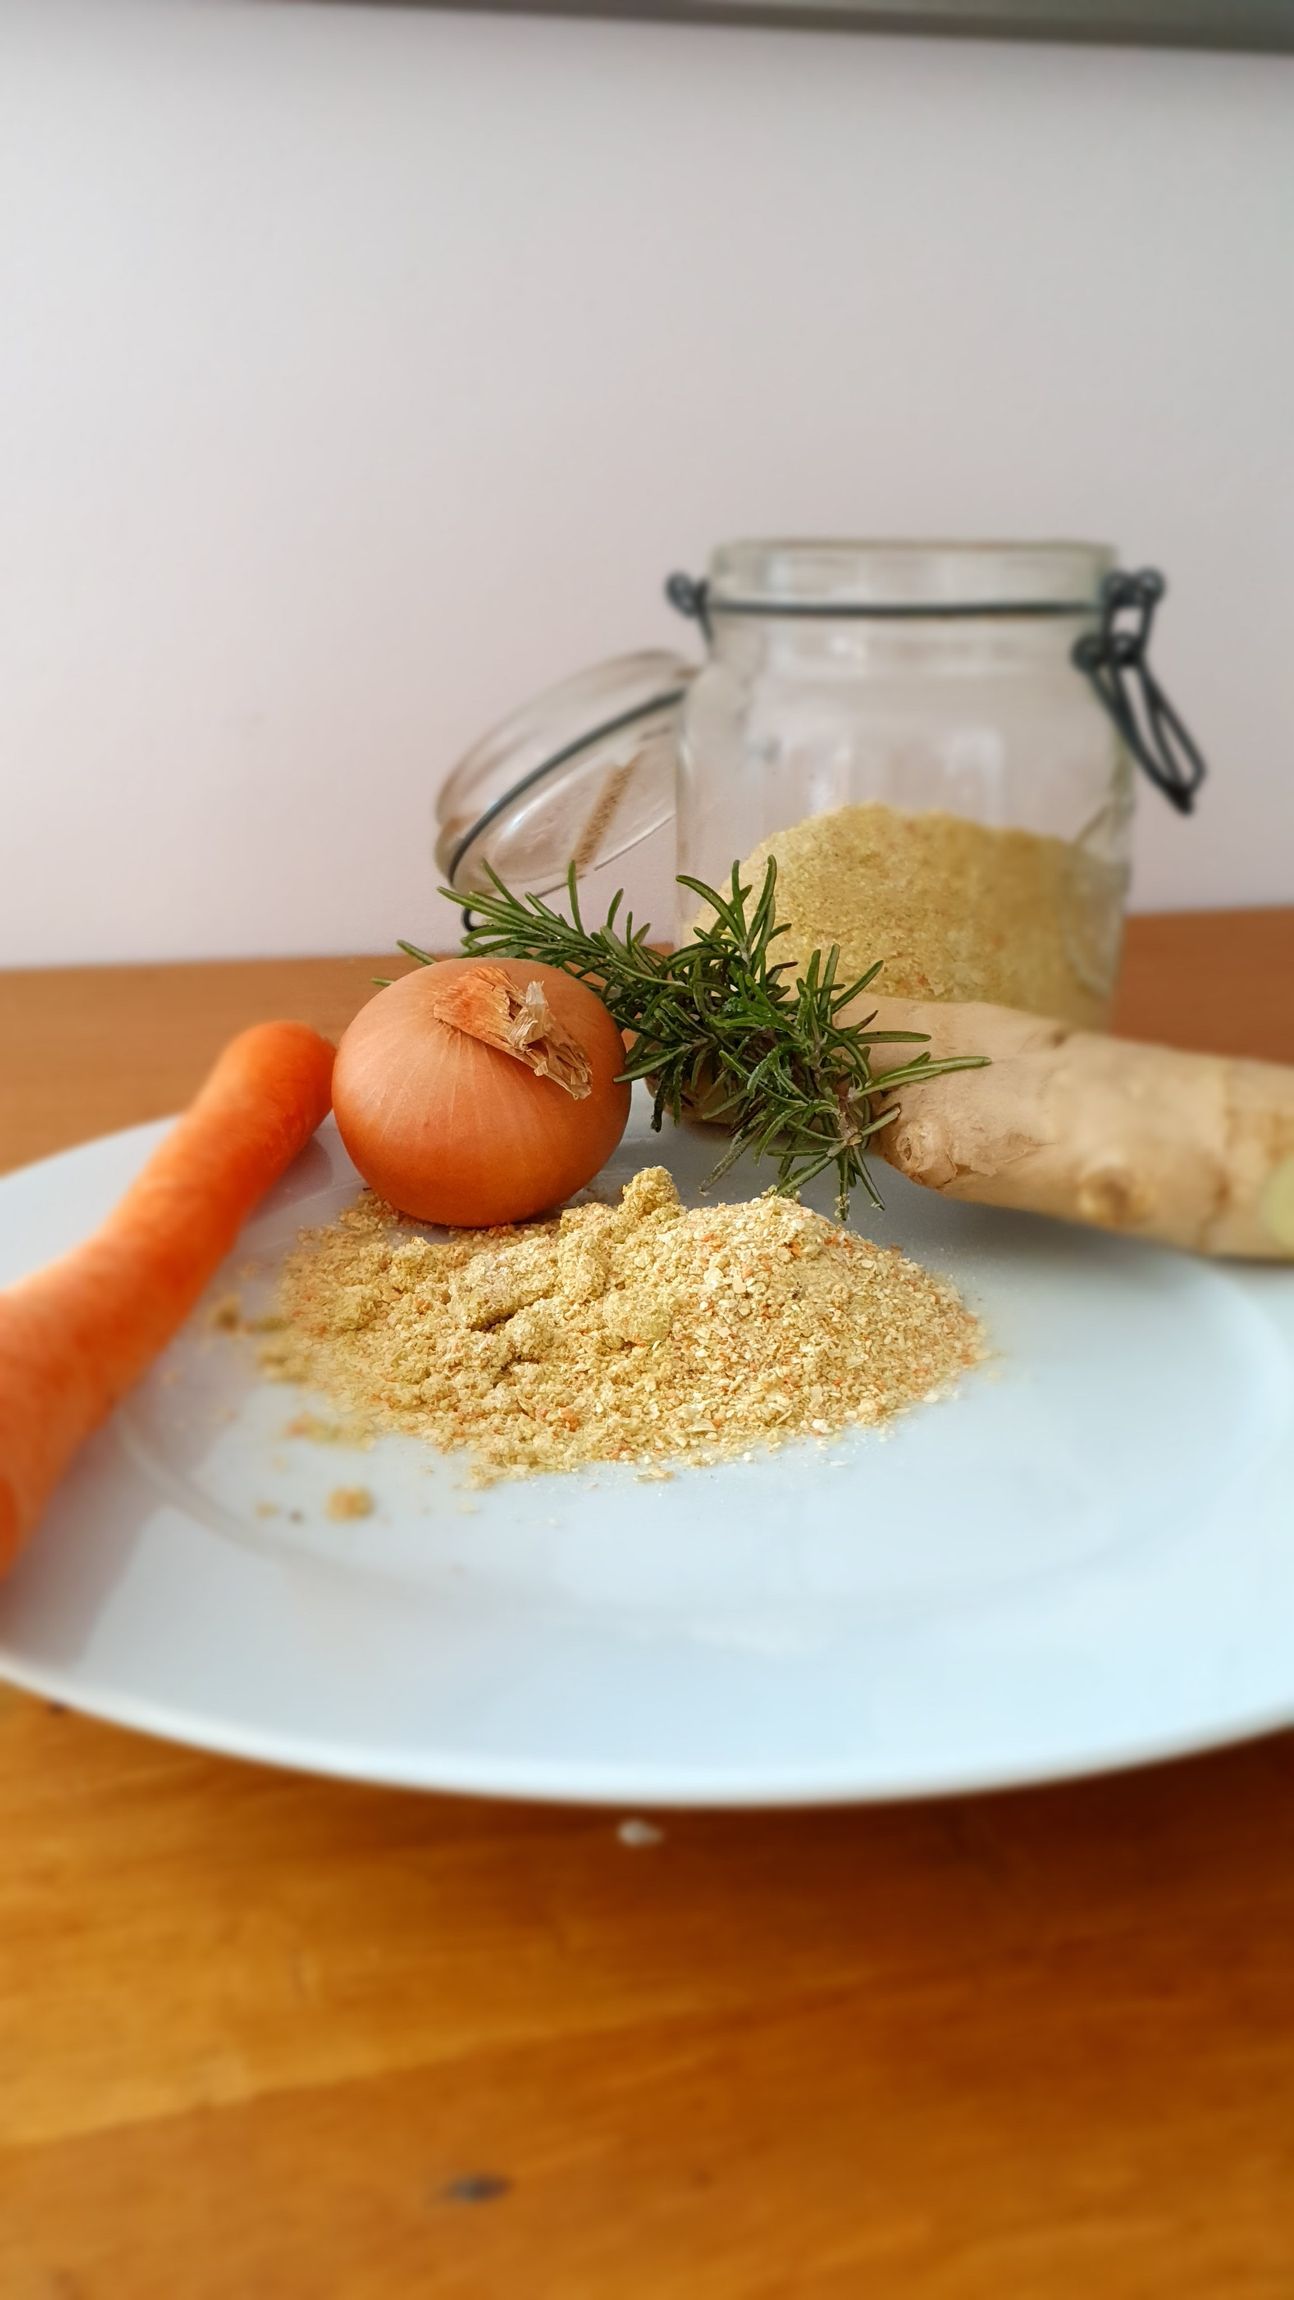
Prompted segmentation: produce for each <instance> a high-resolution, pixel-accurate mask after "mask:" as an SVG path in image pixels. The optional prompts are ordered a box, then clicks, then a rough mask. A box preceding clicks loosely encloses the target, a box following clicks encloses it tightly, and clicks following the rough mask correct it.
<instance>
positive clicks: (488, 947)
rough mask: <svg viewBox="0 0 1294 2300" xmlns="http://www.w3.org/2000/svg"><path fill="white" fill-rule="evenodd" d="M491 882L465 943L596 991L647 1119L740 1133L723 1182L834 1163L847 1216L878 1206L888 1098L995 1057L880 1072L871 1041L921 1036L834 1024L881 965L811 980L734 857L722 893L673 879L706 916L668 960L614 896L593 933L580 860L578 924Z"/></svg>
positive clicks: (822, 957) (819, 957)
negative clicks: (771, 1168) (852, 1205)
mask: <svg viewBox="0 0 1294 2300" xmlns="http://www.w3.org/2000/svg"><path fill="white" fill-rule="evenodd" d="M489 876H490V879H491V882H492V887H493V891H492V892H491V893H488V894H474V895H473V896H472V898H471V908H472V910H473V911H474V912H475V913H476V916H477V921H478V923H477V924H476V925H474V926H472V927H471V928H469V930H468V931H467V933H466V934H465V935H464V938H463V941H464V948H465V949H466V950H468V951H469V952H472V953H473V954H475V955H477V956H480V957H490V958H529V959H535V960H537V961H538V962H540V963H541V964H543V965H546V966H556V967H560V968H561V969H562V970H563V971H564V972H565V973H567V974H574V975H578V976H580V977H581V978H582V979H583V980H585V981H588V982H590V983H591V984H592V985H593V986H594V987H595V988H596V990H597V993H598V996H599V997H600V998H601V999H602V1001H603V1003H604V1004H605V1005H606V1006H607V1007H608V1008H609V1009H610V1011H611V1013H612V1015H613V1016H614V1017H615V1020H616V1022H617V1023H618V1025H619V1027H620V1029H621V1030H623V1031H627V1032H631V1033H632V1035H633V1040H634V1044H633V1050H632V1053H631V1054H630V1057H629V1060H628V1062H627V1064H626V1067H625V1071H624V1076H625V1077H627V1078H647V1079H650V1080H651V1081H652V1082H653V1091H654V1095H655V1106H654V1109H653V1112H652V1125H653V1126H654V1127H655V1128H657V1129H659V1127H660V1124H661V1120H662V1118H663V1116H664V1114H665V1112H666V1111H668V1112H669V1115H670V1116H671V1118H673V1119H675V1120H680V1119H682V1118H684V1117H685V1116H686V1115H687V1113H688V1111H689V1109H693V1110H696V1109H703V1110H704V1114H705V1116H706V1117H708V1118H712V1119H714V1120H716V1121H718V1122H719V1123H720V1124H723V1125H725V1126H727V1127H728V1128H729V1129H730V1130H731V1134H732V1140H731V1142H730V1144H729V1147H728V1149H727V1150H726V1151H725V1153H724V1155H723V1157H722V1158H721V1159H720V1161H719V1164H718V1165H717V1167H716V1168H715V1171H714V1177H713V1179H715V1180H716V1181H717V1180H718V1178H719V1176H720V1175H722V1174H726V1173H727V1171H728V1169H729V1168H730V1167H731V1166H734V1165H735V1164H736V1163H737V1160H738V1159H739V1158H742V1157H744V1156H745V1155H746V1154H747V1153H749V1154H750V1155H751V1156H752V1157H753V1158H757V1159H758V1158H775V1159H776V1161H777V1182H776V1188H777V1189H778V1190H779V1191H780V1192H782V1193H784V1194H785V1195H787V1196H790V1197H793V1196H795V1195H796V1194H797V1193H798V1192H799V1191H800V1190H801V1189H802V1188H803V1187H804V1185H805V1183H807V1182H811V1181H812V1180H813V1178H814V1176H815V1175H816V1174H821V1173H823V1172H824V1171H825V1170H826V1168H827V1167H829V1166H834V1168H835V1171H836V1207H837V1213H838V1215H839V1218H840V1219H841V1220H842V1221H843V1220H844V1219H845V1217H846V1215H847V1214H848V1211H849V1200H850V1196H851V1194H852V1192H853V1191H854V1190H855V1189H856V1188H859V1187H861V1188H862V1189H863V1190H864V1191H865V1192H866V1194H867V1196H868V1198H869V1199H870V1200H871V1202H872V1204H873V1205H874V1206H879V1205H880V1204H881V1197H880V1193H879V1191H878V1190H877V1188H876V1184H875V1182H874V1181H873V1180H872V1176H871V1173H870V1171H869V1168H868V1164H867V1144H868V1143H869V1142H870V1140H871V1138H872V1136H873V1135H874V1134H877V1133H879V1131H880V1129H881V1128H882V1127H883V1126H887V1125H888V1124H889V1123H890V1121H891V1119H892V1118H893V1117H894V1116H895V1114H896V1105H895V1103H894V1102H893V1101H892V1100H891V1099H890V1096H891V1095H892V1094H893V1093H894V1091H895V1090H896V1089H897V1088H898V1087H900V1086H914V1085H920V1084H922V1083H923V1081H924V1080H926V1079H929V1078H938V1077H940V1076H942V1075H943V1074H944V1073H945V1072H946V1071H950V1070H971V1069H976V1068H978V1067H979V1066H980V1065H981V1064H982V1063H983V1062H984V1061H986V1060H987V1057H986V1056H983V1055H959V1056H956V1057H954V1058H951V1059H949V1060H947V1061H943V1062H935V1061H932V1060H931V1057H930V1055H929V1054H918V1055H914V1056H913V1058H912V1060H911V1061H910V1062H905V1063H903V1064H901V1065H900V1066H899V1067H898V1068H896V1069H893V1070H887V1071H886V1072H885V1073H884V1075H883V1076H882V1077H881V1078H879V1079H878V1078H875V1077H874V1076H873V1074H872V1067H871V1053H872V1048H873V1047H875V1046H891V1045H897V1044H900V1043H903V1044H912V1045H925V1044H927V1043H928V1040H927V1035H926V1033H925V1032H923V1031H917V1030H874V1029H872V1028H870V1027H869V1025H870V1024H871V1022H872V1021H873V1020H874V1016H870V1015H869V1016H867V1017H866V1018H865V1019H864V1020H863V1021H861V1022H843V1021H842V1020H841V1014H842V1012H843V1010H844V1008H845V1007H846V1006H848V1005H849V1003H850V1001H851V1000H852V999H855V998H857V997H859V996H860V994H861V993H862V992H863V991H865V990H867V989H868V988H869V986H870V985H871V984H872V983H873V982H874V981H875V980H876V977H877V975H878V974H879V973H880V971H881V967H880V963H879V962H878V963H877V964H876V965H875V966H873V967H869V969H868V971H867V973H866V974H863V975H860V976H859V978H858V980H857V981H856V982H842V981H841V980H840V973H839V959H840V953H839V951H838V950H835V949H832V950H830V951H827V952H825V953H824V952H822V951H820V950H819V951H814V953H813V955H812V957H811V958H810V959H809V961H808V964H807V965H806V966H805V968H804V970H803V972H802V973H797V970H796V967H795V965H794V962H793V961H791V960H789V959H778V958H777V957H776V956H775V955H774V954H773V945H774V943H775V942H776V940H777V938H778V936H779V935H781V934H785V933H786V931H787V930H786V928H785V926H779V925H778V923H777V915H776V908H775V903H774V891H775V888H776V883H777V865H776V862H775V861H773V860H770V861H769V863H768V866H767V869H766V870H765V873H764V883H763V885H762V887H761V888H760V890H759V894H758V896H757V897H756V898H755V900H754V902H753V903H752V902H751V891H752V890H751V888H750V887H748V886H743V885H742V883H741V871H740V866H739V865H738V864H736V863H734V865H733V871H732V885H731V888H730V890H729V892H728V893H726V894H719V893H718V892H717V891H716V890H715V888H713V887H709V886H706V885H705V884H704V882H703V881H702V880H701V879H696V878H688V877H686V876H683V877H680V879H679V882H678V883H679V885H680V886H685V887H687V888H688V889H689V891H690V892H691V893H693V894H695V895H697V896H699V898H700V900H701V901H702V902H703V903H704V904H706V905H707V906H708V908H709V910H710V911H712V913H713V919H712V922H711V923H709V924H703V925H699V926H698V927H697V928H696V930H695V934H694V937H693V939H692V940H691V941H690V942H685V943H683V944H681V945H680V947H679V948H678V949H677V950H672V951H656V950H652V949H650V948H649V946H648V939H647V938H648V936H649V934H650V932H651V929H650V927H648V926H636V925H635V923H634V919H633V914H632V912H629V913H626V914H625V917H624V920H623V923H621V920H620V913H621V903H622V897H621V896H620V895H619V894H617V896H616V897H615V900H614V901H613V903H612V904H611V907H610V909H609V911H608V912H607V916H606V919H605V921H604V923H603V924H602V925H601V926H598V927H586V926H585V924H584V921H583V918H582V917H581V914H580V905H579V896H578V894H577V891H576V885H575V870H574V866H573V865H572V868H571V871H570V873H569V876H568V881H567V888H568V896H569V901H570V912H571V915H570V917H569V918H565V917H563V915H562V913H561V912H560V911H556V910H554V909H553V908H552V907H551V905H550V904H548V903H546V902H544V901H543V900H542V898H541V897H540V896H539V895H535V894H529V895H526V896H524V897H521V896H518V895H514V894H512V893H511V892H510V890H509V889H508V887H506V886H505V885H504V882H503V880H502V879H501V878H499V877H498V876H497V875H496V874H495V872H494V871H490V873H489ZM441 893H442V894H444V895H445V896H446V897H447V898H448V900H449V901H450V902H453V903H457V904H458V906H459V907H460V909H461V908H465V907H466V906H465V905H464V902H463V897H462V895H461V893H456V892H455V891H454V890H453V889H452V888H449V887H442V888H441ZM399 947H400V949H401V950H402V951H404V952H405V953H406V955H407V956H408V957H409V958H412V959H415V960H417V962H418V963H419V964H420V965H423V966H428V965H431V964H432V963H433V960H432V957H431V954H430V953H429V952H427V951H424V950H420V949H419V948H418V947H417V945H416V944H415V943H411V942H402V943H401V944H400V945H399Z"/></svg>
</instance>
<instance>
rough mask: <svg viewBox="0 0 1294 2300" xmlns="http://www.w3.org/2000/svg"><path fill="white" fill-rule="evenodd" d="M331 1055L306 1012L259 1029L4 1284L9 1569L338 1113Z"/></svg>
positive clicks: (0, 1562)
mask: <svg viewBox="0 0 1294 2300" xmlns="http://www.w3.org/2000/svg"><path fill="white" fill-rule="evenodd" d="M332 1061H333V1049H332V1047H331V1046H330V1045H329V1043H328V1041H327V1039H326V1038H320V1037H319V1036H318V1035H317V1033H316V1032H315V1031H313V1030H308V1029H307V1028H306V1025H305V1024H304V1023H302V1022H266V1023H261V1024H259V1025H258V1026H257V1027H256V1028H255V1029H254V1030H245V1031H244V1032H243V1033H242V1036H241V1037H239V1038H235V1039H234V1040H233V1042H232V1044H231V1045H229V1046H227V1047H226V1048H225V1051H224V1053H223V1054H222V1055H221V1056H220V1059H219V1061H218V1062H217V1063H216V1066H215V1068H214V1070H213V1071H212V1072H211V1075H210V1077H209V1078H208V1079H207V1081H206V1084H205V1085H204V1086H203V1087H202V1089H201V1091H200V1092H199V1094H198V1096H197V1099H196V1100H195V1101H194V1102H192V1103H191V1104H190V1106H189V1108H188V1110H187V1111H186V1112H185V1114H184V1116H183V1117H182V1118H181V1119H180V1121H179V1123H178V1124H177V1125H176V1126H175V1128H174V1129H173V1130H172V1132H171V1133H170V1134H168V1135H167V1137H166V1139H165V1141H164V1142H162V1143H161V1144H160V1145H159V1147H158V1148H157V1150H156V1151H155V1152H154V1153H153V1156H152V1157H151V1158H150V1159H149V1161H148V1164H147V1165H146V1166H145V1168H144V1170H143V1172H142V1173H141V1174H140V1175H139V1177H138V1179H137V1180H136V1181H135V1182H133V1183H132V1184H131V1187H130V1189H129V1190H128V1191H127V1192H126V1195H125V1197H124V1198H123V1199H122V1201H121V1203H120V1205H119V1206H117V1207H116V1208H115V1209H114V1210H113V1212H112V1213H111V1214H110V1215H109V1216H108V1219H107V1221H106V1222H104V1223H103V1225H102V1227H101V1228H100V1229H98V1230H96V1232H95V1233H94V1236H93V1237H91V1238H88V1239H87V1240H86V1241H85V1243H84V1245H81V1246H76V1247H74V1248H73V1249H72V1251H71V1252H70V1253H68V1254H64V1255H63V1256H62V1257H61V1258H60V1259H59V1260H58V1261H56V1262H51V1263H50V1264H49V1265H48V1267H47V1268H45V1269H43V1270H38V1271H36V1272H35V1273H34V1275H33V1276H31V1277H30V1278H22V1279H20V1280H19V1282H18V1284H17V1285H15V1286H11V1287H10V1288H9V1289H8V1291H7V1292H4V1293H0V1573H3V1572H4V1571H5V1570H6V1568H7V1567H8V1566H10V1565H11V1564H12V1563H13V1560H14V1558H15V1557H16V1556H17V1555H18V1552H19V1550H20V1549H21V1547H22V1545H23V1543H24V1542H25V1541H26V1539H27V1537H28V1535H29V1534H30V1533H31V1532H32V1530H33V1528H34V1527H35V1525H36V1522H37V1520H38V1518H39V1517H40V1514H41V1511H42V1510H43V1508H44V1506H45V1503H46V1502H47V1501H48V1499H49V1496H50V1494H51V1493H52V1492H53V1490H54V1487H55V1486H56V1485H57V1483H58V1481H59V1479H60V1477H61V1476H62V1475H63V1472H64V1470H65V1469H66V1468H67V1465H68V1463H69V1461H70V1460H71V1458H72V1456H73V1454H74V1453H75V1452H76V1450H77V1447H78V1446H80V1445H81V1444H82V1443H83V1442H84V1440H85V1439H86V1438H87V1437H89V1435H90V1433H91V1431H92V1430H95V1429H97V1428H98V1426H99V1424H100V1422H102V1421H106V1419H107V1417H108V1415H109V1414H110V1413H111V1412H112V1409H113V1407H114V1406H115V1405H116V1404H117V1401H118V1399H119V1398H121V1397H122V1396H123V1395H124V1394H125V1392H126V1391H127V1390H128V1389H129V1388H130V1387H131V1384H132V1383H134V1382H137V1381H138V1380H139V1377H140V1375H141V1374H142V1373H143V1372H144V1371H145V1369H146V1368H147V1367H148V1366H149V1365H150V1364H151V1363H152V1360H153V1359H154V1358H155V1357H156V1356H157V1355H158V1352H159V1351H160V1350H162V1349H163V1348H164V1347H165V1345H166V1344H167V1342H169V1341H170V1339H171V1336H172V1335H173V1334H174V1333H175V1331H176V1329H177V1327H178V1326H180V1325H181V1324H182V1322H183V1320H184V1319H185V1318H186V1317H187V1315H188V1313H189V1311H190V1310H191V1309H192V1307H193V1305H194V1303H195V1302H196V1300H197V1298H198V1296H199V1294H200V1293H201V1292H202V1289H203V1287H204V1286H205V1285H206V1283H207V1281H208V1279H209V1278H210V1277H211V1276H212V1275H213V1273H214V1271H215V1270H216V1268H217V1266H218V1265H219V1263H220V1262H221V1261H222V1260H223V1258H224V1256H225V1255H226V1254H227V1253H228V1251H229V1249H230V1247H231V1246H232V1245H233V1243H234V1240H235V1238H236V1237H237V1236H238V1232H239V1230H240V1229H241V1227H242V1225H243V1223H244V1222H245V1220H246V1219H247V1216H248V1214H249V1213H250V1212H251V1210H252V1208H253V1206H255V1205H256V1203H257V1201H258V1200H259V1199H260V1198H262V1197H263V1196H264V1194H265V1192H266V1191H267V1190H268V1189H269V1187H270V1184H271V1183H272V1182H275V1181H277V1179H278V1177H279V1175H280V1174H282V1173H283V1171H284V1169H285V1168H286V1167H287V1166H289V1165H290V1164H291V1162H292V1160H293V1159H294V1158H295V1157H296V1155H297V1152H298V1151H299V1150H300V1149H302V1148H303V1146H304V1145H305V1143H306V1142H308V1141H309V1139H310V1136H311V1135H312V1134H313V1132H314V1130H315V1128H316V1126H317V1125H318V1124H319V1122H320V1120H321V1119H322V1118H324V1117H325V1116H326V1115H327V1111H328V1106H329V1101H330V1098H331V1084H332Z"/></svg>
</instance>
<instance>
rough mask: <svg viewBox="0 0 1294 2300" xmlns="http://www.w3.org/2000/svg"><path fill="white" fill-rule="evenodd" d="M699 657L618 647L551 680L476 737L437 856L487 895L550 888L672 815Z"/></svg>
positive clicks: (458, 886) (459, 879)
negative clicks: (682, 723)
mask: <svg viewBox="0 0 1294 2300" xmlns="http://www.w3.org/2000/svg"><path fill="white" fill-rule="evenodd" d="M696 671H697V665H696V664H695V663H692V662H689V661H688V660H687V658H686V657H685V656H682V655H673V654H669V653H666V652H664V651H661V652H648V653H645V654H639V655H617V656H614V657H613V658H612V660H611V661H610V662H606V663H597V664H595V665H594V666H593V667H592V669H590V670H587V671H580V672H577V673H576V675H575V677H574V678H572V679H565V680H563V682H562V684H561V685H560V686H557V687H549V688H548V689H546V691H545V692H544V693H543V694H542V695H537V696H536V697H535V698H534V700H533V701H532V702H529V703H527V704H525V705H524V706H523V707H522V709H521V710H519V711H515V712H514V713H513V714H512V716H511V717H510V718H507V719H505V720H504V721H503V722H502V724H501V725H500V726H497V727H495V728H493V729H492V731H491V732H490V733H489V734H488V735H484V736H483V737H482V738H481V740H480V742H479V743H475V744H474V745H473V747H472V749H471V750H470V751H469V752H468V753H467V755H466V757H465V758H464V759H462V760H460V762H459V764H458V766H457V767H456V768H455V769H454V772H453V774H452V775H451V776H450V778H449V780H448V782H447V783H446V784H445V787H444V789H443V791H442V792H441V794H440V798H439V800H438V802H437V807H436V820H437V825H438V829H437V837H436V862H437V865H438V867H439V869H440V871H441V872H442V874H443V876H444V879H445V882H446V884H447V885H448V886H451V887H453V888H454V889H455V891H456V892H461V893H463V894H479V893H481V892H483V891H484V890H485V889H486V888H488V886H489V883H490V881H489V877H488V875H487V872H488V871H489V870H494V871H497V872H498V875H499V877H500V878H501V879H503V880H504V882H505V883H506V884H507V885H508V886H509V887H510V888H511V889H512V891H513V893H514V894H550V893H552V891H553V890H554V888H556V887H559V886H561V885H563V884H564V882H565V879H566V874H567V871H568V870H569V868H570V866H571V864H572V863H574V865H575V868H576V870H577V872H579V873H580V874H581V875H583V874H584V873H585V872H587V871H590V870H593V869H594V868H595V867H596V866H597V865H598V864H599V863H607V862H613V861H614V860H615V858H616V857H617V856H618V855H622V854H624V853H626V852H627V851H628V849H629V848H630V847H634V846H637V844H638V843H639V841H640V840H641V839H645V838H647V837H648V836H649V835H650V833H651V832H652V831H655V830H659V829H660V828H661V826H662V825H663V824H664V823H667V822H669V821H670V820H671V818H672V816H673V813H674V766H675V755H676V749H677V741H678V721H679V709H680V706H681V704H682V701H683V697H684V695H685V693H686V691H687V688H688V685H689V683H690V682H691V680H692V679H693V678H695V676H696Z"/></svg>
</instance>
